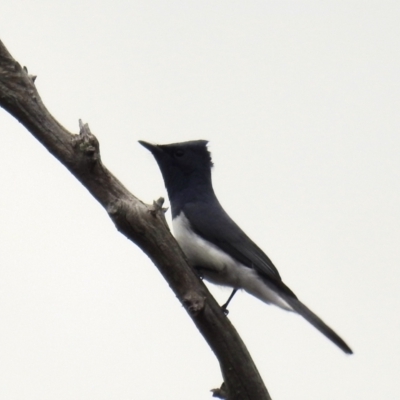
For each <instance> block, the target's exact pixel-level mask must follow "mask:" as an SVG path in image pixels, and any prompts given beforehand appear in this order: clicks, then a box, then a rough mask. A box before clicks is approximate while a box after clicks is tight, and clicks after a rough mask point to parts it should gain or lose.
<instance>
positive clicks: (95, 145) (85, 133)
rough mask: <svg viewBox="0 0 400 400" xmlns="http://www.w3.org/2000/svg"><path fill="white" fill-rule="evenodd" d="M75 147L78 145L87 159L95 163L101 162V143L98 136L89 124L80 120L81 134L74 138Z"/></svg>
mask: <svg viewBox="0 0 400 400" xmlns="http://www.w3.org/2000/svg"><path fill="white" fill-rule="evenodd" d="M72 145H73V147H75V148H76V147H78V148H79V150H80V151H81V153H82V154H83V155H84V156H85V158H86V159H87V160H90V162H91V164H92V165H94V164H96V163H98V162H100V161H101V160H100V145H99V141H98V140H97V138H96V136H94V135H93V134H92V132H91V131H90V128H89V125H88V124H84V123H83V122H82V120H81V119H80V120H79V135H76V136H75V137H74V138H73V139H72Z"/></svg>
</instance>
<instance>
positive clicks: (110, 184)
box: [0, 41, 270, 400]
mask: <svg viewBox="0 0 400 400" xmlns="http://www.w3.org/2000/svg"><path fill="white" fill-rule="evenodd" d="M34 80H35V77H34V76H31V75H28V71H27V69H26V68H21V66H20V64H18V63H17V62H16V61H15V60H14V59H13V58H12V56H11V55H10V54H9V52H8V51H7V49H6V48H5V46H4V45H3V43H2V42H1V41H0V106H1V107H3V108H4V109H5V110H7V111H8V112H9V113H10V114H11V115H13V116H14V117H15V118H16V119H17V120H18V121H19V122H20V123H21V124H23V125H24V126H25V127H26V129H27V130H28V131H29V132H31V133H32V134H33V135H34V136H35V137H36V139H38V140H39V141H40V142H41V143H42V144H43V145H44V146H45V147H46V148H47V150H48V151H49V152H50V153H51V154H53V156H54V157H56V158H57V159H58V160H59V161H60V162H61V163H62V164H64V165H65V167H66V168H68V170H69V171H70V172H71V173H72V174H73V175H74V176H75V177H76V178H77V179H78V180H79V181H80V182H81V183H82V184H83V185H84V186H85V187H86V188H87V190H88V191H89V192H90V193H91V194H92V195H93V197H94V198H95V199H96V200H97V201H98V202H99V203H100V204H101V205H102V206H103V207H104V208H105V210H106V211H107V212H108V214H109V216H110V218H111V219H112V220H113V221H114V224H115V226H116V227H117V229H118V230H119V231H120V232H121V233H123V234H124V235H125V236H126V237H127V238H128V239H130V240H131V241H133V242H134V243H136V244H137V245H138V246H139V247H140V248H141V249H142V250H143V251H144V252H145V253H146V254H147V255H148V256H149V257H150V258H151V260H152V261H153V262H154V264H155V265H156V266H157V268H158V269H159V271H160V272H161V274H162V275H163V276H164V278H165V280H166V281H167V282H168V284H169V286H170V287H171V289H172V290H173V291H174V293H175V294H176V296H177V297H178V299H179V300H180V301H181V303H182V304H183V306H184V308H185V309H186V311H187V312H188V314H189V316H190V317H191V318H192V320H193V322H194V323H195V324H196V326H197V328H198V330H199V331H200V333H201V334H202V335H203V337H204V338H205V340H206V341H207V343H208V344H209V346H210V347H211V349H212V351H213V352H214V353H215V355H216V357H217V358H218V361H219V363H220V367H221V371H222V375H223V378H224V383H225V384H224V386H223V388H221V389H220V390H217V391H216V392H214V393H215V395H216V396H218V397H225V398H226V399H229V400H250V399H251V400H261V399H262V400H268V399H270V396H269V394H268V392H267V389H266V388H265V386H264V384H263V381H262V379H261V377H260V375H259V373H258V371H257V368H256V366H255V365H254V363H253V361H252V359H251V357H250V355H249V353H248V351H247V349H246V347H245V345H244V343H243V342H242V340H241V338H240V337H239V335H238V333H237V332H236V330H235V329H234V327H233V326H232V324H231V323H230V321H229V319H228V318H227V317H226V316H225V315H224V314H223V312H222V311H221V308H220V307H219V305H218V304H217V303H216V301H215V300H214V298H213V297H212V296H211V295H210V293H209V292H208V290H207V288H206V287H205V286H204V284H203V282H202V281H201V280H200V279H199V278H198V277H197V276H196V274H195V272H194V271H193V270H192V269H191V268H190V267H189V266H188V264H187V262H186V260H185V257H184V255H183V253H182V251H181V249H180V247H179V245H178V244H177V242H176V241H175V239H174V238H173V236H172V235H171V233H170V231H169V229H168V226H167V224H166V222H165V218H164V213H163V210H162V199H160V200H159V201H157V202H155V203H154V204H153V205H146V204H144V203H143V202H141V201H140V200H139V199H137V198H136V197H135V196H134V195H133V194H131V193H130V192H129V191H128V190H127V189H126V188H125V187H124V186H123V185H122V184H121V183H120V182H119V181H118V180H117V179H116V178H115V177H114V176H113V175H112V174H111V173H110V172H109V171H108V170H107V168H106V167H105V166H104V165H103V163H102V162H101V158H100V152H99V143H98V141H97V139H96V138H95V136H93V135H92V134H91V132H90V130H89V127H88V125H83V124H82V123H81V122H80V133H79V135H74V134H71V133H70V132H68V131H67V130H66V129H65V128H63V127H62V126H61V125H60V124H59V123H58V122H57V121H56V120H55V119H54V118H53V116H52V115H51V114H50V113H49V112H48V110H47V109H46V107H45V106H44V104H43V103H42V101H41V99H40V96H39V94H38V92H37V90H36V88H35V85H34Z"/></svg>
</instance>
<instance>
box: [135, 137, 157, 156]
mask: <svg viewBox="0 0 400 400" xmlns="http://www.w3.org/2000/svg"><path fill="white" fill-rule="evenodd" d="M139 143H140V144H141V145H142V146H143V147H145V148H146V149H147V150H149V151H150V152H151V153H152V154H154V153H158V152H160V151H161V149H160V147H159V146H158V145H157V144H151V143H148V142H144V141H143V140H139Z"/></svg>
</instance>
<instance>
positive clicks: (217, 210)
mask: <svg viewBox="0 0 400 400" xmlns="http://www.w3.org/2000/svg"><path fill="white" fill-rule="evenodd" d="M182 211H183V212H184V214H185V216H186V218H187V219H188V220H189V221H190V224H191V228H192V229H193V231H194V232H196V233H197V234H198V235H200V236H201V237H202V238H204V239H205V240H207V241H209V242H210V243H212V244H214V245H215V246H217V247H219V248H220V249H221V250H223V251H224V252H225V253H227V254H229V255H230V256H231V257H232V258H234V259H236V260H237V261H239V262H240V263H241V264H243V265H244V266H246V267H249V268H254V269H255V270H256V271H257V272H259V273H260V275H262V276H263V277H264V278H267V279H270V280H272V281H273V282H276V283H278V286H281V284H282V281H281V277H280V275H279V272H278V270H277V269H276V267H275V265H274V264H273V263H272V261H271V260H270V259H269V258H268V256H267V255H266V254H265V253H264V252H263V251H262V250H261V249H260V248H259V247H258V246H257V245H256V244H255V243H254V242H253V241H252V240H251V239H250V238H249V237H248V236H247V235H246V234H245V233H244V232H243V231H242V230H241V229H240V227H239V226H238V225H237V224H236V223H235V222H234V221H233V220H232V219H231V218H230V217H229V215H228V214H227V213H226V212H225V211H224V209H223V208H222V207H221V205H220V204H219V203H213V204H212V205H210V204H208V203H199V202H196V203H186V204H185V205H184V207H183V209H182Z"/></svg>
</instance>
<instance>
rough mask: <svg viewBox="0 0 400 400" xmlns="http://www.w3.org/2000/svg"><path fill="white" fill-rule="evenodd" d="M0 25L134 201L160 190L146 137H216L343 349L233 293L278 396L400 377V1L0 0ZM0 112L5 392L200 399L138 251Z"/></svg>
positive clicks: (190, 362)
mask: <svg viewBox="0 0 400 400" xmlns="http://www.w3.org/2000/svg"><path fill="white" fill-rule="evenodd" d="M0 38H1V39H2V40H3V41H4V43H5V45H6V46H7V48H8V49H9V51H10V52H11V53H12V54H13V56H14V57H15V58H16V59H17V60H18V61H19V62H20V63H21V64H22V65H26V66H27V67H28V69H29V71H30V73H32V74H37V75H38V79H37V81H36V82H37V87H38V89H39V92H40V94H41V96H42V99H43V101H44V102H45V104H46V105H47V107H48V108H49V109H50V111H51V112H52V113H53V114H54V116H55V117H56V118H57V119H58V121H59V122H60V123H61V124H63V125H64V126H65V127H66V128H68V129H69V130H70V131H72V132H77V131H78V119H79V118H82V119H83V120H84V121H85V122H88V123H89V124H90V127H91V129H92V131H93V133H95V134H96V136H97V137H98V139H99V140H100V144H101V154H102V158H103V161H104V163H105V164H106V166H107V167H108V168H109V169H110V170H111V171H112V172H113V173H114V174H115V175H116V176H117V177H118V178H119V179H120V180H121V181H122V182H123V183H124V184H125V185H126V186H127V187H128V188H129V189H130V190H131V191H132V192H133V193H134V194H135V195H136V196H138V197H139V198H140V199H142V200H143V201H146V202H152V200H153V199H157V198H158V197H159V196H161V195H164V196H166V192H165V189H164V185H163V182H162V179H161V174H160V172H159V170H158V167H157V165H156V163H155V161H154V160H153V159H152V156H151V155H150V153H149V152H148V151H147V150H145V149H144V148H143V147H141V146H140V145H139V144H138V143H137V141H138V140H139V139H142V140H147V141H151V142H155V143H171V142H178V141H185V140H192V139H208V140H210V145H209V148H210V150H211V152H212V155H213V159H214V163H215V168H214V174H213V177H214V187H215V190H216V192H217V195H218V197H219V199H220V201H221V203H222V204H223V205H224V207H225V209H226V210H227V211H228V212H229V213H230V214H231V216H232V217H233V218H234V219H235V220H236V222H238V223H239V225H241V226H242V228H243V229H244V230H245V231H246V232H247V233H248V234H249V236H250V237H252V239H253V240H254V241H256V243H257V244H258V245H259V246H260V247H262V248H263V249H264V250H265V251H266V253H267V254H268V255H269V256H270V257H271V258H272V260H273V261H274V263H275V264H276V265H277V267H278V269H279V271H280V273H281V275H282V277H283V279H284V281H285V282H286V284H287V285H288V286H289V287H290V288H292V290H293V291H294V292H295V293H296V294H297V295H298V296H299V297H300V298H301V299H302V300H303V301H304V302H305V303H306V304H307V305H308V306H309V307H310V308H311V309H312V310H313V311H315V312H316V313H317V314H318V315H319V316H321V317H322V318H323V319H324V320H325V321H326V322H327V323H328V324H329V325H331V326H332V327H333V328H334V329H335V330H336V331H337V332H338V333H339V334H340V335H341V336H343V338H344V339H345V340H346V341H347V342H348V343H349V345H350V346H351V347H352V348H353V350H354V352H355V355H354V356H350V357H349V356H346V355H344V354H343V353H342V352H341V351H340V350H339V349H337V348H336V347H335V346H334V345H332V344H331V343H330V342H329V341H328V340H327V339H325V338H324V337H323V336H322V335H321V334H320V333H319V332H317V331H316V330H315V329H314V328H313V327H312V326H311V325H309V324H308V323H307V322H305V321H304V320H302V319H301V318H299V317H297V316H295V315H292V314H290V313H287V312H284V311H282V310H279V309H276V308H273V307H270V306H267V305H265V304H263V303H261V302H260V301H258V300H256V299H254V298H251V297H250V296H249V295H247V294H246V293H240V294H239V295H237V296H236V298H235V299H234V300H233V303H232V305H231V306H230V314H229V318H230V319H231V320H232V322H233V324H234V325H235V327H236V328H237V330H238V331H239V333H240V335H241V337H242V338H243V340H244V341H245V343H246V344H247V346H248V348H249V351H250V352H251V354H252V356H253V358H254V361H255V362H256V365H257V366H258V368H259V371H260V373H261V375H262V377H263V378H264V381H265V383H266V385H267V387H268V390H269V391H270V393H271V395H272V397H273V399H274V400H286V399H290V400H291V399H296V400H321V399H323V400H337V399H341V400H354V399H363V400H372V399H374V400H375V399H390V400H391V399H398V398H400V389H399V382H398V380H399V376H400V316H399V314H400V294H399V286H400V273H399V270H400V251H399V242H400V229H399V225H400V206H399V201H400V162H399V159H400V157H399V148H400V130H399V128H400V117H399V115H400V113H399V106H400V101H399V99H400V85H399V82H400V80H399V76H400V73H399V70H400V3H399V2H396V1H386V2H385V1H375V2H372V1H325V2H324V1H314V2H311V1H246V2H245V1H242V2H238V1H215V0H214V1H200V0H199V1H148V0H147V1H115V0H114V1H108V0H102V1H89V0H79V1H65V2H56V1H53V0H48V1H44V0H36V1H19V0H3V1H2V2H1V5H0ZM0 133H1V138H2V146H1V148H0V159H1V172H0V179H1V195H0V224H1V229H0V360H1V362H0V399H2V400H3V399H4V400H8V399H10V400H28V399H29V400H80V399H82V400H92V399H93V400H133V399H149V400H150V399H173V400H180V399H182V400H184V399H191V400H203V399H210V398H211V397H210V396H211V395H210V393H209V389H211V388H213V387H218V386H219V385H220V383H221V382H222V378H221V375H220V370H219V366H218V363H217V360H216V358H215V357H214V355H213V354H212V353H211V351H210V350H209V348H208V346H207V345H206V343H205V342H204V340H203V338H202V336H201V335H200V334H199V333H198V332H197V330H196V328H195V326H194V325H193V323H192V321H191V320H190V318H189V317H188V316H187V315H186V313H185V311H184V310H183V308H182V307H181V305H180V303H179V302H178V301H177V300H176V298H175V297H174V295H173V293H172V291H171V290H170V289H169V288H168V285H167V284H166V283H165V281H164V280H163V278H162V277H161V275H160V274H159V273H158V270H157V269H156V268H155V267H154V265H153V264H152V263H151V261H150V260H149V259H148V258H147V257H146V256H145V255H144V254H143V253H142V252H141V250H140V249H139V248H137V247H136V246H135V245H133V244H132V243H130V242H129V241H128V240H127V239H125V237H123V236H122V235H121V234H120V233H118V232H117V231H116V229H115V228H114V226H113V224H112V222H111V220H110V219H109V218H108V216H107V214H106V212H105V211H104V210H103V209H102V208H101V207H100V206H99V205H98V204H97V203H96V201H95V200H94V199H93V198H92V197H91V196H90V195H89V193H88V192H87V191H86V190H85V188H83V187H82V186H81V185H80V184H79V183H78V182H77V181H76V179H75V178H74V177H73V176H72V175H71V174H70V173H69V172H68V171H67V170H66V169H65V168H64V167H63V166H62V165H61V164H60V163H58V162H57V161H56V160H55V159H53V158H52V156H50V154H49V153H48V152H47V151H46V150H45V149H44V148H43V147H42V146H41V145H40V144H39V142H37V141H36V140H35V139H34V138H33V137H32V136H31V135H30V134H29V133H28V132H27V131H26V130H25V129H24V128H23V127H22V126H21V125H20V124H19V123H18V122H17V121H16V120H14V119H13V118H12V117H11V116H9V115H8V114H7V113H6V112H5V111H4V110H2V109H0ZM168 219H169V220H170V214H169V213H168ZM211 290H212V292H213V293H214V294H215V296H216V297H217V299H218V301H219V302H220V303H223V302H224V301H225V300H226V298H227V296H228V295H229V291H228V290H226V289H221V288H217V287H215V286H214V287H211Z"/></svg>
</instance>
